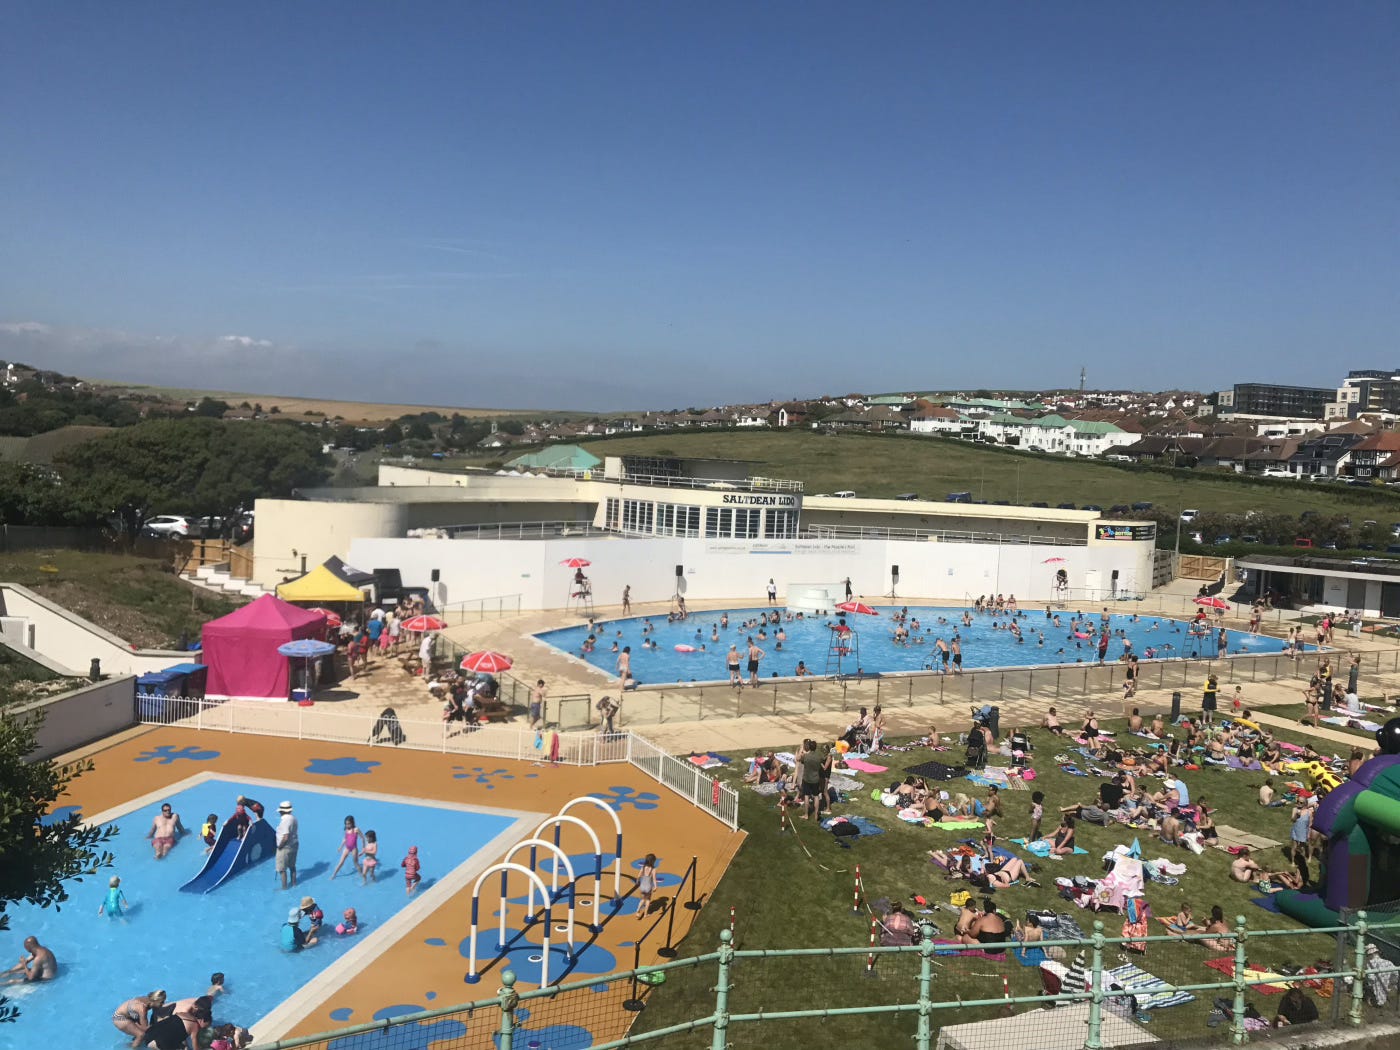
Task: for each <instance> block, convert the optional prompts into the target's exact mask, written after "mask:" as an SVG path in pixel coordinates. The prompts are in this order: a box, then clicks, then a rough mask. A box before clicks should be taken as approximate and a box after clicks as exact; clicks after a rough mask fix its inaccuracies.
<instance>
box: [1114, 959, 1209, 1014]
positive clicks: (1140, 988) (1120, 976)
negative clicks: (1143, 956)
mask: <svg viewBox="0 0 1400 1050" xmlns="http://www.w3.org/2000/svg"><path fill="white" fill-rule="evenodd" d="M1106 983H1107V984H1108V986H1109V987H1110V988H1121V989H1123V990H1124V991H1125V992H1131V993H1132V994H1133V995H1134V996H1136V997H1137V1002H1138V1008H1139V1009H1142V1010H1161V1009H1164V1008H1166V1007H1168V1006H1180V1005H1181V1004H1182V1003H1189V1002H1192V1001H1194V1000H1195V998H1196V997H1195V996H1194V995H1192V994H1191V993H1190V992H1180V991H1177V990H1175V989H1174V988H1172V987H1171V986H1170V985H1168V984H1167V982H1166V981H1163V980H1162V979H1161V978H1159V977H1153V976H1152V975H1151V974H1150V973H1148V972H1147V971H1146V970H1144V969H1142V968H1141V967H1138V966H1134V965H1133V964H1132V963H1128V964H1127V965H1126V966H1120V967H1118V968H1117V969H1116V970H1109V971H1108V974H1107V981H1106Z"/></svg>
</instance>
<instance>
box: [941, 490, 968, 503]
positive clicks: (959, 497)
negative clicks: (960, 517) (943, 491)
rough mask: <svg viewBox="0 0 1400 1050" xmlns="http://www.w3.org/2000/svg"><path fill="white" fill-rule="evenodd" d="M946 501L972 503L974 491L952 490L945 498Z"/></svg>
mask: <svg viewBox="0 0 1400 1050" xmlns="http://www.w3.org/2000/svg"><path fill="white" fill-rule="evenodd" d="M945 502H947V503H971V502H972V493H971V492H950V493H948V495H947V497H946V499H945Z"/></svg>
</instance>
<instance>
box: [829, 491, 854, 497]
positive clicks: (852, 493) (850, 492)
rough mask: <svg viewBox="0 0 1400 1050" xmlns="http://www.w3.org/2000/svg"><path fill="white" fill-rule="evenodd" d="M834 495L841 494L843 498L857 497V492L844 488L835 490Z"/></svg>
mask: <svg viewBox="0 0 1400 1050" xmlns="http://www.w3.org/2000/svg"><path fill="white" fill-rule="evenodd" d="M832 495H833V496H839V497H841V498H842V499H855V495H856V494H855V493H854V492H852V491H851V490H850V489H842V490H841V491H840V492H833V493H832Z"/></svg>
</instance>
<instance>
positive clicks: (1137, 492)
mask: <svg viewBox="0 0 1400 1050" xmlns="http://www.w3.org/2000/svg"><path fill="white" fill-rule="evenodd" d="M581 444H583V446H584V447H585V448H587V449H588V450H589V451H590V452H592V453H593V454H594V455H595V456H608V455H622V454H642V453H646V454H653V455H656V454H673V455H677V456H691V457H698V458H704V457H713V458H719V459H743V460H750V461H752V464H753V465H752V467H751V470H752V472H753V473H754V474H759V475H763V476H766V477H777V478H794V479H797V480H799V481H802V482H803V483H804V484H805V486H806V491H807V492H808V493H809V494H811V493H817V492H835V491H837V490H839V489H853V490H854V491H856V492H857V493H859V494H860V495H862V496H876V497H880V496H883V497H890V496H896V495H899V494H900V493H903V492H917V493H918V494H919V495H920V496H922V497H924V498H926V499H943V498H944V497H945V496H946V495H947V494H948V493H949V492H956V491H970V492H971V493H972V494H973V498H974V499H985V500H993V501H994V500H1010V501H1011V502H1013V503H1021V504H1028V503H1033V502H1037V501H1038V502H1043V503H1048V504H1049V505H1050V506H1052V507H1053V506H1055V505H1056V504H1057V503H1065V502H1073V503H1075V504H1078V505H1079V506H1083V505H1084V504H1086V503H1096V504H1099V505H1100V506H1103V507H1110V506H1112V505H1114V504H1116V503H1134V502H1137V501H1139V500H1145V501H1148V502H1151V503H1153V504H1155V505H1156V506H1157V507H1158V508H1163V509H1167V510H1172V511H1175V510H1177V509H1179V508H1183V507H1195V508H1198V509H1201V510H1209V511H1216V512H1219V513H1225V514H1229V513H1234V514H1243V513H1245V512H1247V511H1257V512H1261V513H1265V514H1289V515H1294V516H1296V515H1298V514H1299V513H1301V512H1302V511H1305V510H1314V511H1317V512H1319V513H1321V514H1329V515H1331V514H1351V515H1352V516H1354V517H1358V518H1378V519H1379V518H1380V517H1381V515H1383V514H1385V515H1391V516H1393V518H1394V520H1397V521H1400V492H1397V491H1396V490H1390V489H1377V490H1370V489H1356V488H1344V487H1337V486H1318V485H1313V484H1309V483H1305V482H1297V481H1286V480H1275V479H1258V480H1254V479H1244V478H1234V477H1231V476H1229V475H1223V474H1217V473H1212V472H1205V471H1191V470H1176V471H1170V470H1156V469H1149V468H1142V467H1135V466H1131V465H1126V464H1125V465H1117V464H1112V463H1100V462H1091V461H1088V460H1080V459H1065V458H1062V457H1058V456H1056V457H1052V456H1044V455H1036V454H1034V453H1026V452H1016V451H1013V450H1009V449H996V448H989V447H987V446H985V445H972V444H969V443H966V442H962V441H957V440H953V439H948V438H940V437H926V436H923V435H917V436H915V435H901V436H882V435H875V434H836V435H832V436H827V435H823V434H819V433H816V432H814V431H793V430H779V431H772V430H758V431H745V432H734V431H720V432H703V431H702V432H697V433H669V434H657V435H654V436H648V437H626V438H609V439H606V440H595V441H588V442H582V443H581ZM1386 520H1391V519H1390V518H1387V519H1386Z"/></svg>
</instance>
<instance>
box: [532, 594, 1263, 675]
mask: <svg viewBox="0 0 1400 1050" xmlns="http://www.w3.org/2000/svg"><path fill="white" fill-rule="evenodd" d="M903 608H905V607H904V606H884V605H881V606H875V609H876V611H877V612H878V613H879V615H878V616H869V615H850V616H847V617H845V620H846V623H847V624H848V625H849V626H850V627H851V628H852V629H853V630H854V631H855V632H856V634H857V635H858V646H859V663H858V666H859V667H860V668H861V669H862V670H864V671H865V672H867V673H873V672H898V671H923V670H936V669H939V668H941V667H942V666H943V665H942V660H941V658H940V654H939V652H938V645H937V639H938V638H942V639H943V640H944V641H945V642H950V641H951V639H952V637H953V635H954V634H955V633H956V634H957V635H958V637H959V639H960V643H961V645H962V655H963V662H962V664H963V668H964V669H966V670H981V669H985V668H992V667H1027V666H1051V667H1053V666H1056V665H1060V664H1074V663H1079V662H1083V663H1093V662H1096V661H1097V659H1098V651H1097V646H1096V641H1095V640H1094V639H1091V638H1088V637H1079V636H1078V635H1081V634H1084V633H1085V632H1084V630H1083V628H1082V626H1081V629H1080V630H1079V631H1075V630H1073V629H1071V622H1072V621H1074V620H1076V619H1078V620H1079V621H1080V623H1081V625H1082V624H1083V623H1084V621H1085V620H1088V621H1092V623H1093V624H1094V625H1095V627H1096V628H1097V625H1098V624H1099V623H1100V622H1101V613H1100V610H1098V609H1094V608H1089V607H1085V608H1083V609H1079V610H1075V609H1072V608H1071V609H1062V610H1055V611H1052V613H1051V615H1050V616H1049V617H1047V616H1046V615H1045V609H1044V607H1041V608H1040V609H1038V610H1031V609H1027V610H1024V611H1023V614H1022V615H1021V616H1019V617H1018V618H1017V620H1016V622H1017V624H1018V625H1019V627H1020V629H1021V635H1020V639H1019V640H1018V639H1017V637H1016V635H1015V634H1014V633H1013V632H1011V631H1009V630H1006V629H1005V626H1006V624H1007V623H1008V622H1009V617H1007V616H1005V615H1002V616H993V615H990V614H988V613H983V614H982V615H980V616H972V617H971V620H972V623H971V625H970V626H969V625H965V624H964V622H963V615H964V612H966V610H964V609H962V608H940V607H929V606H917V607H916V606H908V607H907V609H908V623H907V629H908V631H909V638H908V639H907V640H905V641H903V642H896V641H895V639H894V631H895V628H896V626H897V624H896V623H895V622H894V620H893V619H892V618H891V616H892V614H897V613H899V612H900V611H901V609H903ZM772 611H774V609H773V607H768V608H747V609H729V610H724V611H709V612H697V613H692V614H691V616H690V618H689V619H687V620H684V621H677V622H674V623H668V622H667V621H666V618H665V617H661V618H659V619H658V618H656V617H650V618H648V617H640V616H638V617H632V618H630V619H625V620H604V621H600V622H598V623H596V624H595V630H594V631H593V632H592V633H593V634H594V638H595V647H594V650H593V651H592V652H591V653H585V652H583V645H584V642H585V641H586V639H587V638H588V635H589V633H590V632H589V629H588V627H587V625H584V626H581V627H566V628H563V629H561V630H557V631H546V632H543V633H541V634H537V635H535V637H536V638H538V639H539V640H540V641H542V642H544V643H545V644H547V645H550V646H553V647H554V648H556V649H561V650H563V651H564V652H566V653H569V654H571V655H573V656H577V657H580V658H582V659H584V660H587V661H588V662H589V663H590V664H592V665H593V666H594V667H597V668H599V669H600V670H603V671H605V672H607V673H609V674H616V670H617V657H618V653H617V652H614V651H613V646H614V645H616V646H617V649H618V650H619V651H620V650H621V649H622V648H623V647H624V646H631V648H632V653H631V656H632V677H633V678H635V679H637V680H638V681H639V682H641V683H644V684H645V683H658V682H713V681H723V680H725V679H727V678H728V677H729V672H728V670H727V668H726V659H725V657H726V654H727V653H728V652H729V647H730V645H734V646H737V648H738V651H739V655H740V657H741V668H740V670H741V673H742V674H743V676H744V677H745V678H746V679H747V677H748V670H747V657H746V656H745V653H746V650H747V649H748V639H749V638H750V637H752V638H753V640H754V642H755V643H756V644H757V645H758V647H759V648H760V649H761V650H763V652H764V657H763V659H762V660H761V661H760V664H759V676H760V677H762V678H769V677H772V676H773V675H774V674H776V675H778V676H780V677H788V676H790V675H793V674H796V673H797V665H798V663H799V661H800V662H803V663H805V664H806V667H807V670H808V671H810V672H811V673H812V674H815V675H821V674H825V673H827V662H828V652H829V649H830V646H831V639H832V630H831V628H830V626H829V624H831V623H834V622H835V620H836V617H834V616H813V615H808V616H806V617H805V618H803V619H801V620H798V619H793V620H787V619H784V620H783V621H782V622H781V623H780V624H778V625H777V626H776V627H775V626H773V625H768V626H767V627H766V628H765V633H766V634H767V637H766V638H761V637H759V631H758V628H756V627H744V626H743V624H744V623H745V622H746V621H750V620H753V619H755V618H758V617H761V616H762V615H764V614H765V613H770V612H772ZM777 611H778V612H782V611H783V610H782V609H781V608H778V609H777ZM725 618H727V619H728V622H729V623H728V627H725V626H723V625H722V624H723V620H724V619H725ZM1056 618H1058V621H1059V623H1058V625H1057V624H1056ZM914 620H918V621H919V627H918V629H917V630H915V629H914V627H913V621H914ZM648 625H650V626H651V628H652V629H651V631H650V632H649V633H645V634H644V633H643V632H644V629H645V628H646V627H647V626H648ZM779 629H781V630H782V632H783V634H784V635H785V636H786V637H785V638H782V639H780V638H779V637H778V636H777V632H778V630H779ZM1108 630H1109V632H1110V633H1111V634H1112V637H1111V638H1110V639H1109V648H1108V653H1107V659H1108V660H1110V661H1113V660H1117V659H1118V658H1119V657H1120V656H1121V655H1122V654H1123V652H1124V646H1123V638H1120V637H1118V635H1117V632H1118V631H1122V632H1123V636H1124V637H1125V638H1126V639H1127V640H1128V641H1129V642H1131V643H1132V651H1133V652H1135V653H1136V654H1137V655H1138V657H1139V659H1151V658H1156V659H1171V658H1174V657H1184V656H1198V655H1199V656H1211V657H1213V656H1215V655H1216V650H1217V642H1216V635H1215V632H1213V631H1212V632H1211V633H1210V635H1209V636H1206V637H1193V636H1192V635H1191V634H1190V633H1189V630H1188V624H1187V623H1186V621H1183V620H1171V619H1167V618H1166V617H1161V616H1141V615H1136V614H1132V613H1117V614H1113V615H1110V617H1109V621H1108ZM1226 637H1227V641H1228V651H1229V652H1230V653H1231V654H1240V653H1251V654H1257V653H1281V652H1283V650H1284V643H1283V642H1282V641H1281V640H1279V639H1277V638H1269V637H1266V636H1263V635H1252V634H1248V633H1246V632H1243V631H1227V632H1226ZM649 642H654V643H655V648H651V647H649V646H646V644H645V643H649ZM677 646H682V647H684V649H685V650H686V651H678V650H677V648H676V647H677ZM856 668H857V662H856V658H855V654H854V653H851V654H846V655H845V656H844V657H843V659H842V664H841V669H842V671H843V673H848V674H849V673H854V672H855V670H856Z"/></svg>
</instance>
